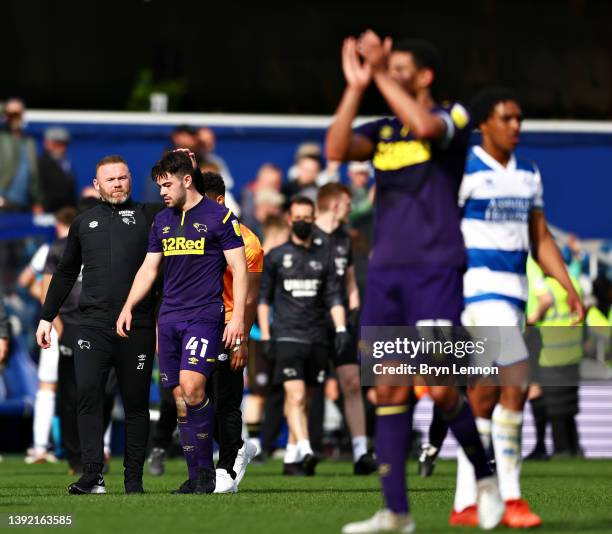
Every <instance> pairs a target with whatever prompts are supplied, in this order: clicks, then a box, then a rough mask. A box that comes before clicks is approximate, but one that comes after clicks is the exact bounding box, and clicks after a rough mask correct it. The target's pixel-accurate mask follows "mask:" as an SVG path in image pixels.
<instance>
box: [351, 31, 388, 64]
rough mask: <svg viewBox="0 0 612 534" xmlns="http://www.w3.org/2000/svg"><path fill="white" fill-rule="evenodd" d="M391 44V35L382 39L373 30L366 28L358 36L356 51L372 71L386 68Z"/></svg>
mask: <svg viewBox="0 0 612 534" xmlns="http://www.w3.org/2000/svg"><path fill="white" fill-rule="evenodd" d="M392 46H393V41H392V40H391V37H385V39H384V41H383V40H381V38H380V37H379V36H378V35H377V34H376V33H375V32H374V31H372V30H366V31H365V32H363V33H362V34H361V35H360V36H359V40H358V41H357V52H358V53H359V55H360V56H361V57H363V59H364V60H365V62H366V64H367V65H369V66H370V68H371V70H372V71H379V70H386V69H387V59H388V58H389V54H390V53H391V47H392Z"/></svg>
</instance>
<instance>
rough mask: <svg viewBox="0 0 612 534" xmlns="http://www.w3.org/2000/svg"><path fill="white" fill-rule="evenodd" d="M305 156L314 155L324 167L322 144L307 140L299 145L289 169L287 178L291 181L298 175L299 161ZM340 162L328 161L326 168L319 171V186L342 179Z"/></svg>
mask: <svg viewBox="0 0 612 534" xmlns="http://www.w3.org/2000/svg"><path fill="white" fill-rule="evenodd" d="M305 156H312V157H314V158H317V159H318V160H319V163H320V164H321V167H323V151H322V149H321V145H320V144H319V143H316V142H312V141H306V142H305V143H302V144H300V145H299V146H298V148H297V150H296V152H295V163H294V164H293V165H292V166H291V167H290V169H289V170H288V171H287V178H288V179H289V181H291V180H295V179H296V178H297V175H298V171H297V169H298V165H297V163H298V161H299V160H300V159H302V158H303V157H305ZM339 169H340V162H339V161H328V162H327V165H326V166H325V168H324V169H322V170H320V171H319V175H318V176H317V185H318V186H319V187H321V186H324V185H325V184H328V183H330V182H339V181H340V173H339Z"/></svg>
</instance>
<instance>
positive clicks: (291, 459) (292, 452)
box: [283, 443, 298, 464]
mask: <svg viewBox="0 0 612 534" xmlns="http://www.w3.org/2000/svg"><path fill="white" fill-rule="evenodd" d="M283 461H284V462H285V463H286V464H295V463H297V461H298V448H297V445H296V444H295V443H287V447H285V458H284V460H283Z"/></svg>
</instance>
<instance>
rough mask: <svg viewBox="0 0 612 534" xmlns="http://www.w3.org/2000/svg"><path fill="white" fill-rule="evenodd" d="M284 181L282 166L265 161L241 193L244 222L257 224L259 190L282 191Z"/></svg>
mask: <svg viewBox="0 0 612 534" xmlns="http://www.w3.org/2000/svg"><path fill="white" fill-rule="evenodd" d="M282 183H283V172H282V171H281V169H280V167H278V166H276V165H274V164H273V163H264V164H263V165H262V166H261V167H259V170H258V171H257V176H256V177H255V180H253V181H252V182H249V183H248V184H247V185H246V186H245V187H244V188H243V189H242V192H241V195H240V208H241V211H242V216H241V219H242V222H243V223H244V224H245V225H246V226H248V227H249V228H252V227H254V226H257V221H256V219H255V195H256V194H257V192H258V191H263V190H264V189H272V190H274V191H280V189H281V185H282Z"/></svg>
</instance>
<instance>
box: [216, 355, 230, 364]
mask: <svg viewBox="0 0 612 534" xmlns="http://www.w3.org/2000/svg"><path fill="white" fill-rule="evenodd" d="M227 358H228V355H227V354H219V356H218V357H217V360H219V361H220V362H224V361H225V360H227Z"/></svg>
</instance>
